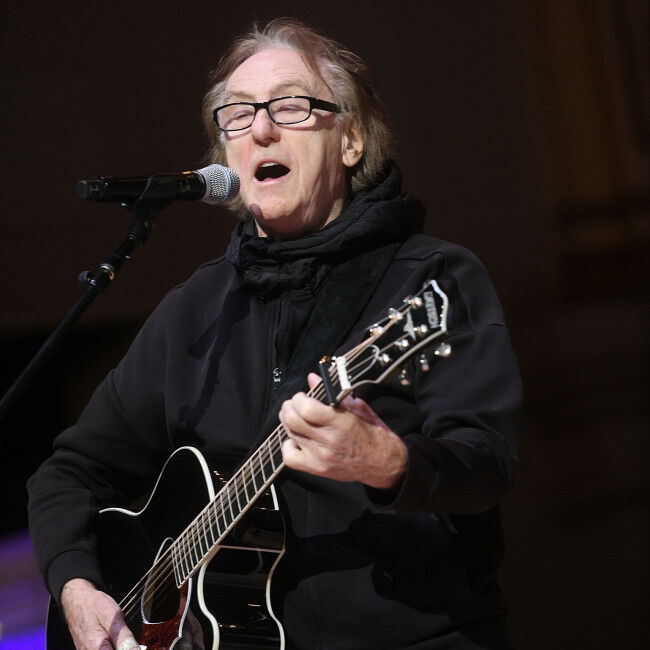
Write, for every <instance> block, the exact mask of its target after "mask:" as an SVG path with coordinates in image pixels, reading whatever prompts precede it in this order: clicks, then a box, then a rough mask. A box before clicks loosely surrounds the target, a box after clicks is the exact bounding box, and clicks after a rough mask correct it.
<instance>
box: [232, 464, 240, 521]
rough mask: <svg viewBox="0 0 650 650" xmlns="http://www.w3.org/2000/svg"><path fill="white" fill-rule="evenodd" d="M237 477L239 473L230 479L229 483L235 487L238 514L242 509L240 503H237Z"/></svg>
mask: <svg viewBox="0 0 650 650" xmlns="http://www.w3.org/2000/svg"><path fill="white" fill-rule="evenodd" d="M238 475H239V472H238V473H237V474H235V475H234V476H233V477H232V481H231V483H232V484H233V486H234V487H235V498H236V499H237V508H238V509H239V512H241V511H242V507H241V502H240V501H239V488H238V487H237V476H238Z"/></svg>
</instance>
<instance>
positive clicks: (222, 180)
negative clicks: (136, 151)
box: [75, 165, 239, 205]
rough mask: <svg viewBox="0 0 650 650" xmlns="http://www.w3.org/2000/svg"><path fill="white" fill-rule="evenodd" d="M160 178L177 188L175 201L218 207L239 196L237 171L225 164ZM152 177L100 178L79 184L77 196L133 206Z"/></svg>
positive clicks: (164, 175)
mask: <svg viewBox="0 0 650 650" xmlns="http://www.w3.org/2000/svg"><path fill="white" fill-rule="evenodd" d="M156 177H157V179H158V180H163V179H168V180H169V182H170V183H172V184H174V185H176V196H175V199H180V200H181V201H195V200H199V201H205V202H206V203H210V204H212V205H217V204H219V203H223V202H224V201H228V200H229V199H233V198H235V197H236V196H237V194H239V176H238V175H237V172H236V171H235V170H234V169H230V167H223V166H222V165H208V166H207V167H203V168H202V169H197V170H196V171H193V172H181V173H180V174H156ZM150 178H152V176H123V177H120V176H100V177H99V178H91V179H88V180H83V181H79V182H78V183H77V185H76V186H75V194H76V195H77V198H80V199H82V200H84V201H102V202H104V203H113V202H119V203H131V202H133V201H135V199H137V198H138V197H139V196H140V194H142V191H143V190H144V188H145V187H146V185H147V183H148V182H149V179H150Z"/></svg>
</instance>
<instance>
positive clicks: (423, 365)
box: [418, 354, 431, 372]
mask: <svg viewBox="0 0 650 650" xmlns="http://www.w3.org/2000/svg"><path fill="white" fill-rule="evenodd" d="M418 361H419V362H420V370H422V372H429V370H430V369H431V366H429V360H428V359H427V358H426V357H425V356H424V355H423V354H421V355H420V356H419V358H418Z"/></svg>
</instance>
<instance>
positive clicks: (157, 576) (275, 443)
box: [122, 345, 360, 618]
mask: <svg viewBox="0 0 650 650" xmlns="http://www.w3.org/2000/svg"><path fill="white" fill-rule="evenodd" d="M359 347H360V345H359V346H357V347H356V348H353V349H352V350H351V351H350V353H353V352H357V349H358V348H359ZM356 356H358V355H356V354H355V355H354V356H352V354H351V360H352V359H354V358H355V357H356ZM334 374H335V373H334V369H330V377H331V378H334V377H333V375H334ZM308 394H309V395H310V396H311V397H315V398H316V399H320V398H322V397H324V396H325V391H324V389H323V386H322V384H319V385H318V386H317V387H316V388H315V389H314V390H312V391H309V393H308ZM283 433H284V435H285V436H286V432H285V431H284V427H283V426H282V425H279V426H278V427H276V429H275V430H274V431H273V433H272V434H271V435H270V436H269V437H268V438H267V439H266V440H265V442H264V443H262V445H260V447H259V448H258V452H259V450H260V449H261V448H262V447H263V446H266V444H267V443H270V444H269V448H270V450H269V451H268V452H267V458H266V461H269V460H271V457H272V455H273V454H274V453H277V452H278V451H279V450H281V444H282V442H283V440H282V439H281V436H282V434H283ZM278 434H280V435H278ZM273 447H275V449H273ZM265 451H266V450H265ZM253 458H254V456H253V457H251V460H252V459H253ZM266 461H262V462H266ZM283 465H284V463H280V466H279V467H278V471H279V470H280V469H281V467H282V466H283ZM272 466H273V463H272ZM250 468H251V464H250V461H249V462H247V463H246V464H245V465H244V466H243V467H242V468H241V469H240V470H239V471H238V472H237V474H235V476H234V477H233V478H235V477H236V476H237V475H238V474H240V473H241V474H242V476H245V474H246V470H249V476H250V478H252V480H253V485H255V483H254V476H255V473H254V472H253V473H251V472H250ZM242 470H244V471H243V472H242ZM261 474H262V477H264V471H263V469H261ZM265 482H266V480H263V481H262V482H261V483H260V485H262V484H264V483H265ZM243 485H244V489H245V488H246V487H250V485H251V482H250V481H248V480H247V478H244V483H243ZM224 491H225V492H227V493H228V495H227V496H228V499H229V501H230V500H231V495H230V490H229V488H228V484H227V485H226V486H225V487H224V488H223V489H222V491H221V492H220V493H219V494H218V495H216V496H215V499H214V500H213V501H212V502H211V503H210V504H208V506H207V507H206V508H205V509H204V510H203V511H202V512H201V513H199V515H197V517H195V522H196V523H198V521H199V520H200V519H201V518H202V515H204V514H205V511H206V510H207V511H208V513H209V523H210V525H212V523H213V522H216V521H217V518H218V516H219V514H218V513H214V514H215V516H214V519H213V517H212V514H213V512H212V511H213V510H214V506H216V501H217V499H218V500H219V501H220V502H221V510H222V511H223V513H224V514H223V515H222V520H223V521H224V524H225V523H226V520H227V517H226V515H225V512H226V511H227V508H226V506H225V503H224V498H223V497H224ZM244 494H245V495H246V498H247V500H248V497H247V493H246V492H244ZM256 496H257V495H256ZM253 500H254V499H251V500H250V501H249V502H248V503H252V501H253ZM247 505H248V504H247ZM195 522H192V523H191V524H190V526H188V527H187V528H186V529H185V531H183V533H181V535H179V537H178V538H177V540H176V541H178V542H179V543H180V545H181V546H186V547H187V548H188V549H189V557H190V560H192V557H191V552H192V546H193V547H194V549H195V548H196V547H197V546H198V548H199V549H200V550H201V557H202V556H203V555H204V553H203V551H202V547H201V545H200V542H199V543H198V544H197V543H196V541H194V540H197V539H198V535H199V533H196V534H195V533H193V532H192V533H191V536H192V537H193V538H194V540H192V541H191V540H190V539H188V534H187V533H188V530H190V531H191V530H192V528H193V527H195V526H193V524H194V523H195ZM227 527H228V526H225V527H224V528H227ZM213 538H214V536H213ZM206 541H207V540H206ZM172 545H173V544H172ZM172 545H170V546H169V547H168V548H167V549H166V550H165V551H164V552H163V554H162V555H161V556H160V557H159V558H158V559H157V560H156V562H155V563H154V566H155V567H156V570H155V571H154V572H153V573H152V571H151V569H150V570H149V571H148V572H147V574H146V575H145V576H143V577H142V578H141V579H140V580H139V581H138V583H137V584H136V585H135V586H134V587H133V589H131V591H130V592H129V593H128V594H127V595H126V596H125V598H124V599H123V601H122V602H123V603H124V605H123V607H122V610H123V613H124V616H125V618H127V617H129V618H130V617H132V616H133V615H134V614H135V612H132V611H131V610H132V608H133V607H134V606H137V604H138V602H139V601H140V599H139V598H138V596H139V593H140V592H141V591H144V589H145V588H147V595H148V596H149V597H148V598H146V599H145V600H144V601H143V602H144V603H145V604H146V605H148V604H150V601H151V599H152V598H153V597H154V596H158V595H160V593H159V592H160V583H161V578H162V582H163V587H164V584H165V583H169V582H170V580H169V578H168V577H169V576H171V574H170V572H169V571H168V569H169V568H170V565H171V566H173V555H172V550H171V547H172ZM212 546H214V544H211V545H210V547H212ZM187 555H188V554H187V553H186V556H187ZM197 557H198V555H197ZM192 562H193V560H192ZM153 568H154V567H152V569H153ZM161 574H164V575H162V576H161ZM185 579H187V577H186V578H185ZM173 589H176V584H175V582H174V587H173ZM171 590H172V587H171V586H170V587H168V591H171ZM129 596H130V598H129ZM126 599H128V602H124V601H125V600H126Z"/></svg>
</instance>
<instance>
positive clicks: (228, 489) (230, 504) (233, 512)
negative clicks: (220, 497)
mask: <svg viewBox="0 0 650 650" xmlns="http://www.w3.org/2000/svg"><path fill="white" fill-rule="evenodd" d="M225 491H226V496H227V497H228V505H229V506H230V514H231V515H232V521H235V519H236V518H237V516H236V515H235V511H234V510H233V509H232V499H231V498H230V484H229V483H228V484H226V487H225ZM231 523H232V522H231Z"/></svg>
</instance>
